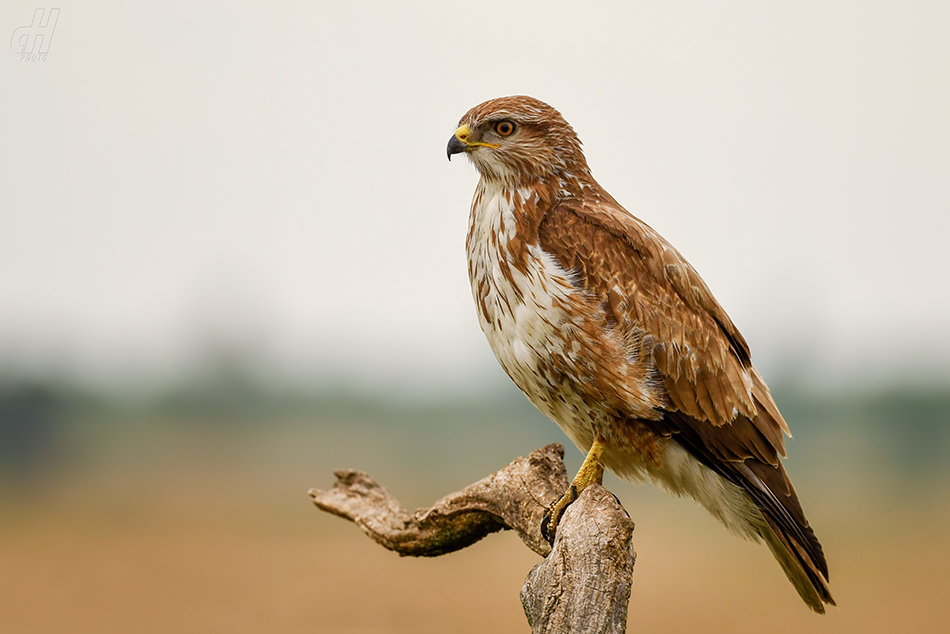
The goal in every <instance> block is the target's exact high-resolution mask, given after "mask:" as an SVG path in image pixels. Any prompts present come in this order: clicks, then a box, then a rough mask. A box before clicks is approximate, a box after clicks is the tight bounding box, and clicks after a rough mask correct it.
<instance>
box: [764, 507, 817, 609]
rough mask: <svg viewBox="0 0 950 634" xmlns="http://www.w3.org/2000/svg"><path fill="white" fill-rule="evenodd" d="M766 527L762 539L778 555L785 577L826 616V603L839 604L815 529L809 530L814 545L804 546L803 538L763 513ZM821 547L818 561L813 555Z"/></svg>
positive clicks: (806, 534) (809, 604)
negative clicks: (829, 578)
mask: <svg viewBox="0 0 950 634" xmlns="http://www.w3.org/2000/svg"><path fill="white" fill-rule="evenodd" d="M763 515H764V516H765V521H766V524H765V526H763V527H762V529H761V533H760V534H761V536H762V539H763V540H765V543H766V544H768V547H769V550H771V551H772V554H773V555H774V556H775V559H776V560H777V561H778V563H779V565H780V566H781V567H782V570H784V571H785V576H786V577H788V580H789V581H791V582H792V585H793V586H795V589H796V590H797V591H798V594H799V596H801V598H802V600H803V601H804V602H805V603H806V604H808V607H810V608H811V609H812V610H814V611H815V612H817V613H819V614H824V613H825V604H826V603H827V604H829V605H835V600H834V599H833V598H832V596H831V591H830V590H829V589H828V568H827V566H826V565H825V561H824V557H823V556H821V546H820V545H819V544H818V540H817V539H816V538H815V533H814V532H813V531H812V530H811V528H806V529H805V531H804V532H805V538H806V539H809V541H810V542H811V543H809V544H802V543H800V542H799V538H798V537H797V536H795V535H791V534H789V532H788V531H785V530H783V528H782V526H781V524H779V523H778V522H776V521H775V520H774V519H772V518H771V517H770V516H769V514H768V513H763ZM815 546H817V548H818V553H819V556H820V557H821V558H820V559H818V560H817V561H816V560H815V558H814V557H813V555H812V554H810V551H812V552H813V551H814V548H815Z"/></svg>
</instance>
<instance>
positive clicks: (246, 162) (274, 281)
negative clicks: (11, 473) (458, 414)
mask: <svg viewBox="0 0 950 634" xmlns="http://www.w3.org/2000/svg"><path fill="white" fill-rule="evenodd" d="M36 6H37V5H36V2H35V1H34V2H22V1H20V0H7V1H6V2H4V3H3V4H2V7H0V36H2V37H0V40H2V41H3V42H4V45H3V48H2V49H0V86H2V88H0V90H2V99H0V131H2V141H3V147H4V150H5V151H4V152H2V153H0V174H2V181H0V369H4V368H5V369H7V370H11V369H12V370H14V371H28V372H33V373H39V374H43V373H51V372H53V373H56V372H59V373H63V372H65V373H67V374H72V375H75V376H79V377H82V378H83V379H84V380H95V381H102V382H109V381H114V380H123V381H128V380H130V379H134V380H139V381H146V382H148V381H157V380H160V379H167V378H168V377H173V376H175V375H176V374H177V373H179V372H181V371H183V370H185V369H187V368H188V367H189V366H190V364H192V363H194V361H195V359H197V358H199V357H200V356H201V354H202V350H205V349H207V348H208V347H209V346H210V347H213V346H214V345H216V343H215V342H217V345H236V346H238V347H244V348H246V349H248V350H250V351H251V352H253V353H254V355H256V357H257V358H259V359H260V363H261V364H262V365H261V367H262V368H263V370H262V371H264V372H268V373H271V374H273V375H274V376H277V377H283V378H289V377H292V378H293V380H295V381H298V382H304V383H306V382H308V381H313V382H315V383H318V382H320V381H321V380H323V379H325V378H331V379H334V380H358V381H361V382H363V383H364V384H366V385H370V386H372V385H374V384H379V385H386V384H393V383H396V384H400V385H406V386H408V387H409V388H410V389H417V388H419V386H427V387H428V386H440V387H446V388H452V389H455V388H459V389H466V388H467V387H468V386H470V385H473V384H481V383H482V382H484V381H504V380H507V379H505V378H504V376H503V374H502V373H501V370H500V369H498V367H497V366H496V364H495V361H494V359H493V358H492V356H491V352H490V351H489V349H488V346H487V344H486V343H485V341H484V338H483V336H482V334H481V332H480V331H479V328H478V324H477V320H476V317H475V311H474V307H473V303H472V299H471V292H470V290H469V286H468V279H467V274H466V268H465V254H464V239H465V232H466V225H467V215H468V207H469V203H470V200H471V196H472V192H473V190H474V188H475V183H476V181H477V176H476V174H475V172H474V170H473V168H472V167H471V166H470V165H468V164H467V162H466V161H465V160H456V161H453V162H452V163H451V164H450V163H448V162H447V161H446V157H445V145H446V142H447V140H448V138H449V135H450V134H451V133H452V131H453V130H454V129H455V127H456V123H457V121H458V119H459V117H460V116H461V115H462V114H463V113H464V112H465V111H466V110H468V108H470V107H471V106H473V105H475V104H477V103H480V102H481V101H484V100H486V99H490V98H493V97H497V96H501V95H507V94H529V95H532V96H535V97H538V98H540V99H542V100H545V101H547V102H549V103H550V104H552V105H553V106H554V107H556V108H558V109H559V110H560V111H561V112H562V113H563V114H564V116H565V117H566V118H567V120H568V121H570V122H571V124H572V125H573V126H574V128H575V129H576V130H577V132H578V134H579V135H580V137H581V140H582V141H583V142H584V148H585V150H586V153H587V157H588V160H589V163H590V164H591V167H592V169H593V172H594V176H595V177H596V178H597V179H598V180H599V181H600V182H601V184H602V185H604V186H605V187H606V188H607V189H608V190H609V191H610V192H611V193H612V194H613V195H614V197H615V198H617V199H618V200H619V201H620V202H621V203H622V204H623V205H624V206H626V207H627V208H628V209H629V210H630V211H631V212H632V213H634V214H635V215H637V216H639V217H641V218H642V219H644V220H645V221H646V222H648V223H649V224H650V225H652V226H653V227H655V228H656V229H657V230H659V231H660V232H661V233H662V234H663V235H664V236H666V237H667V238H668V239H669V240H670V241H671V242H672V243H673V244H674V245H676V246H677V248H678V249H679V250H680V251H681V252H682V253H683V254H684V255H685V256H686V257H687V259H689V260H690V261H691V262H692V263H693V265H694V266H695V267H696V268H697V269H698V270H699V272H700V274H701V275H702V276H703V277H704V278H705V279H706V281H707V283H708V284H709V286H710V287H711V288H712V290H713V292H714V293H715V294H716V296H717V297H718V299H719V300H720V302H721V303H722V304H723V305H724V306H725V308H726V310H727V311H728V312H729V313H730V315H731V316H732V318H733V320H734V321H735V322H736V324H737V325H738V326H739V328H740V330H742V331H743V333H744V334H745V336H746V338H747V339H748V340H749V342H750V344H751V346H752V351H753V359H754V360H755V361H756V362H757V365H758V366H759V367H760V369H762V370H763V373H765V375H766V378H768V377H769V373H770V372H772V373H779V372H781V371H782V370H783V369H785V368H787V367H789V366H794V367H795V368H796V369H797V370H798V371H800V372H803V373H805V374H806V375H809V376H814V377H821V380H823V381H824V380H827V381H831V382H832V383H834V382H837V381H853V380H855V378H856V377H857V378H858V379H860V378H861V377H865V376H871V377H877V376H886V375H888V374H897V375H900V376H905V377H908V376H914V375H915V374H919V373H921V372H922V371H921V370H920V369H919V368H927V369H937V370H939V371H940V372H941V373H942V374H943V376H950V328H948V325H950V324H948V322H950V320H948V315H950V292H948V289H950V284H948V282H947V281H946V279H945V278H946V276H947V273H948V272H950V246H948V235H950V219H948V215H950V35H948V34H950V3H948V2H946V1H945V0H934V1H930V2H914V1H909V2H868V1H866V0H862V1H853V2H835V1H827V0H823V1H820V2H817V1H816V2H804V1H798V2H782V3H776V2H761V0H749V1H746V2H735V1H730V0H725V1H717V2H709V1H707V0H703V1H695V2H669V1H668V0H663V1H660V0H658V1H654V2H618V3H593V2H592V3H588V4H587V5H585V6H584V7H581V6H580V5H579V4H578V3H575V2H565V3H551V2H545V3H537V4H529V3H525V4H521V3H514V2H510V1H508V2H492V1H488V0H483V1H482V2H478V3H457V4H451V3H446V2H435V1H433V2H414V3H397V2H375V3H369V2H345V3H344V2H334V3H321V2H301V3H281V2H217V3H202V2H192V1H188V2H176V1H171V2H170V1H165V2H160V3H120V2H103V1H98V2H95V3H93V2H62V3H60V5H59V6H60V7H61V12H60V14H59V17H58V20H57V22H56V26H55V32H54V36H53V39H52V40H51V41H50V42H49V44H50V47H49V52H48V55H47V59H46V61H35V62H29V61H21V60H20V56H19V55H17V54H16V53H15V52H14V51H13V49H12V43H11V44H7V42H8V40H7V38H8V37H12V35H13V33H14V30H15V29H17V27H20V26H23V25H29V24H30V22H31V20H32V17H33V11H34V9H35V8H36ZM414 386H415V387H414Z"/></svg>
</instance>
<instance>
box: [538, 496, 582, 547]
mask: <svg viewBox="0 0 950 634" xmlns="http://www.w3.org/2000/svg"><path fill="white" fill-rule="evenodd" d="M577 495H578V493H577V487H576V486H574V485H573V484H572V485H571V488H569V489H568V490H567V491H565V492H564V495H562V496H561V497H559V498H558V499H556V500H554V502H552V503H551V506H549V507H548V510H547V511H545V512H544V517H543V518H542V519H541V536H542V537H544V539H546V540H547V542H548V543H549V544H551V546H554V538H555V537H557V526H558V524H560V523H561V518H562V517H564V511H566V510H567V507H568V506H570V505H571V503H572V502H574V501H575V500H577Z"/></svg>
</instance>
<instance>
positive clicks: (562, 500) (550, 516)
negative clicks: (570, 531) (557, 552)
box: [541, 435, 607, 544]
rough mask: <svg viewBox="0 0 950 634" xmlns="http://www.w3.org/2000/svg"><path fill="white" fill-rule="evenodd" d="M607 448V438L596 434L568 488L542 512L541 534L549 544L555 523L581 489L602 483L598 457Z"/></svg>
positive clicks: (555, 528) (555, 526)
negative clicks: (545, 511)
mask: <svg viewBox="0 0 950 634" xmlns="http://www.w3.org/2000/svg"><path fill="white" fill-rule="evenodd" d="M606 448H607V440H606V439H605V438H604V437H603V436H600V435H598V436H596V437H595V438H594V442H593V443H592V444H591V446H590V451H588V452H587V457H586V458H584V464H582V465H581V468H580V469H578V471H577V475H576V476H574V480H573V481H572V482H571V486H570V488H569V489H568V490H567V491H566V492H565V493H564V495H562V496H561V497H559V498H558V499H557V500H555V502H554V503H553V504H552V505H551V507H550V508H549V509H548V511H547V513H545V514H544V520H542V522H541V534H542V535H543V536H544V538H545V539H547V540H548V541H549V542H550V543H551V544H554V535H555V533H556V532H557V525H558V524H559V523H560V522H561V517H562V516H563V515H564V511H566V510H567V507H568V506H570V504H571V502H573V501H574V500H576V499H577V496H579V495H580V494H581V491H583V490H584V489H586V488H587V487H588V486H590V485H591V484H603V483H604V466H603V465H602V464H600V457H601V456H602V455H603V453H604V449H606Z"/></svg>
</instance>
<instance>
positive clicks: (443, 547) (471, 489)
mask: <svg viewBox="0 0 950 634" xmlns="http://www.w3.org/2000/svg"><path fill="white" fill-rule="evenodd" d="M563 458H564V447H563V446H562V445H560V444H559V443H552V444H550V445H547V446H545V447H542V448H541V449H538V450H536V451H533V452H532V453H531V455H529V456H528V457H527V458H517V459H516V460H515V461H514V462H512V463H511V464H509V465H508V466H507V467H505V468H504V469H502V470H500V471H496V472H495V473H493V474H491V475H490V476H488V477H487V478H484V479H482V480H479V481H478V482H476V483H475V484H472V485H469V486H467V487H465V488H464V489H462V490H461V491H458V492H457V493H452V494H450V495H447V496H445V497H444V498H442V499H441V500H439V501H438V502H436V503H435V504H434V505H433V506H432V508H429V509H420V510H418V511H416V512H415V513H413V514H409V512H408V511H406V509H405V508H403V506H402V505H401V504H400V503H399V502H398V501H397V500H396V498H394V497H393V496H392V495H391V494H390V493H389V491H387V490H386V489H385V488H383V487H382V486H381V485H379V484H377V483H376V481H374V480H373V479H372V478H370V477H369V476H368V475H366V474H365V473H363V472H361V471H337V472H336V474H335V475H336V477H337V482H336V484H334V485H333V488H332V489H330V490H329V491H319V490H316V489H311V490H310V497H312V498H313V502H314V504H316V505H317V507H318V508H320V509H322V510H324V511H327V512H329V513H333V514H334V515H339V516H340V517H345V518H346V519H348V520H351V521H352V522H354V523H356V525H357V526H359V527H360V528H361V529H362V530H363V532H364V533H366V534H367V535H369V536H370V537H371V538H372V539H373V540H375V541H376V542H377V543H379V544H380V545H382V546H383V547H385V548H388V549H389V550H394V551H396V552H398V553H399V554H400V555H411V556H414V557H435V556H437V555H443V554H445V553H449V552H452V551H454V550H459V549H460V548H465V547H466V546H470V545H471V544H473V543H475V542H477V541H478V540H479V539H481V538H482V537H485V536H486V535H488V534H490V533H494V532H496V531H499V530H502V529H505V528H510V529H513V530H514V531H516V532H517V533H518V535H519V536H520V537H521V539H522V540H523V541H524V543H525V544H526V545H527V546H528V548H530V549H531V550H533V551H534V552H536V553H538V554H539V555H541V556H545V555H547V554H548V553H549V552H551V547H550V546H549V545H548V543H547V542H546V541H545V540H544V538H543V537H542V536H541V530H540V527H541V518H542V517H543V516H544V512H545V510H547V507H548V505H550V504H551V502H553V501H554V500H556V499H557V498H558V496H560V495H561V493H563V492H564V491H565V490H566V489H567V472H566V471H565V469H564V463H563Z"/></svg>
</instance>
